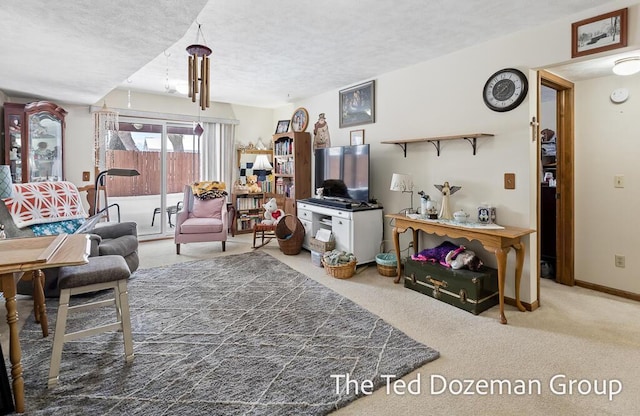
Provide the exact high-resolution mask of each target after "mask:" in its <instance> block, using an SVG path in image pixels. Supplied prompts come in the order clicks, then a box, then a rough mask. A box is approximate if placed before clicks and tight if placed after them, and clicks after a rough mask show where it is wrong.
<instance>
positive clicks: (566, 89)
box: [538, 71, 575, 299]
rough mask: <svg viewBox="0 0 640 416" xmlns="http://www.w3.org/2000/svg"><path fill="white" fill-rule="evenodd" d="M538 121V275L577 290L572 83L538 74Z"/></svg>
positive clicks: (555, 76) (540, 72)
mask: <svg viewBox="0 0 640 416" xmlns="http://www.w3.org/2000/svg"><path fill="white" fill-rule="evenodd" d="M538 120H539V135H538V137H539V141H538V142H539V148H538V160H539V163H538V166H539V167H538V169H539V171H538V179H539V180H538V183H539V186H538V230H540V235H539V238H538V257H539V258H538V261H539V264H540V269H539V273H538V276H543V277H548V278H552V279H554V280H555V281H556V282H558V283H561V284H564V285H569V286H573V285H574V282H575V276H574V220H573V213H574V209H573V208H574V127H573V124H574V84H573V83H572V82H569V81H567V80H565V79H563V78H560V77H558V76H557V75H555V74H552V73H550V72H547V71H539V72H538ZM538 299H540V281H539V280H538Z"/></svg>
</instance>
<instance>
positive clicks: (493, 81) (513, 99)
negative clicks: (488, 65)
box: [482, 68, 528, 112]
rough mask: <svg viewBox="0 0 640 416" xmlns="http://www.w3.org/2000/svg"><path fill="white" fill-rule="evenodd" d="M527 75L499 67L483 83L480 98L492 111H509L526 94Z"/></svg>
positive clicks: (519, 102)
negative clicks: (498, 69) (499, 68)
mask: <svg viewBox="0 0 640 416" xmlns="http://www.w3.org/2000/svg"><path fill="white" fill-rule="evenodd" d="M527 89H528V84H527V77H525V75H524V74H523V73H522V72H520V71H518V70H517V69H513V68H507V69H501V70H500V71H498V72H496V73H495V74H493V75H491V77H489V79H488V80H487V82H486V84H484V89H483V90H482V98H483V99H484V103H485V104H486V105H487V107H489V108H490V109H492V110H493V111H499V112H504V111H509V110H513V109H514V108H516V107H517V106H519V105H520V104H521V103H522V101H524V98H525V97H526V96H527Z"/></svg>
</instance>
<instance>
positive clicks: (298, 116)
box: [291, 107, 309, 133]
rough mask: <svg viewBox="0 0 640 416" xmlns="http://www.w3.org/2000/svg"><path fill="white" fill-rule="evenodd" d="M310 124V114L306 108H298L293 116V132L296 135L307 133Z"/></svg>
mask: <svg viewBox="0 0 640 416" xmlns="http://www.w3.org/2000/svg"><path fill="white" fill-rule="evenodd" d="M308 124H309V113H308V112H307V109H306V108H304V107H300V108H297V109H296V111H294V112H293V115H292V116H291V130H293V131H294V132H296V133H299V132H301V131H305V130H306V129H307V125H308Z"/></svg>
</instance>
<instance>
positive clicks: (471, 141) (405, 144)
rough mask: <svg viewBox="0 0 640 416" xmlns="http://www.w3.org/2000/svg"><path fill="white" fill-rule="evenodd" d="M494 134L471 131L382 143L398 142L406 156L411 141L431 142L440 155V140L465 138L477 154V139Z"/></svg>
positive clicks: (391, 142) (391, 141)
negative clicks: (453, 134) (469, 132)
mask: <svg viewBox="0 0 640 416" xmlns="http://www.w3.org/2000/svg"><path fill="white" fill-rule="evenodd" d="M493 136H494V135H493V134H490V133H471V134H460V135H457V136H441V137H425V138H419V139H403V140H385V141H382V142H381V143H386V144H397V145H398V146H400V147H401V148H402V151H403V152H404V157H407V147H408V145H409V143H422V142H428V143H431V144H432V145H433V146H434V147H435V148H436V152H437V153H438V156H440V142H441V141H443V140H461V139H464V140H466V141H468V142H469V144H471V147H472V148H473V155H474V156H475V154H476V139H478V138H482V137H493Z"/></svg>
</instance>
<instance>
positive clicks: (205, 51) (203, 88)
mask: <svg viewBox="0 0 640 416" xmlns="http://www.w3.org/2000/svg"><path fill="white" fill-rule="evenodd" d="M200 35H202V41H203V42H205V40H204V34H202V29H201V28H200V24H199V23H198V33H197V35H196V43H194V44H193V45H189V46H187V52H188V53H189V97H191V102H194V103H195V102H196V94H198V93H200V108H202V109H203V110H205V109H206V108H207V107H209V55H211V52H212V51H211V48H209V47H208V46H206V45H201V44H199V43H198V40H199V39H200ZM198 58H201V61H200V63H198ZM198 67H200V68H198ZM198 73H199V74H200V75H198ZM198 81H199V82H200V85H198Z"/></svg>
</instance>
